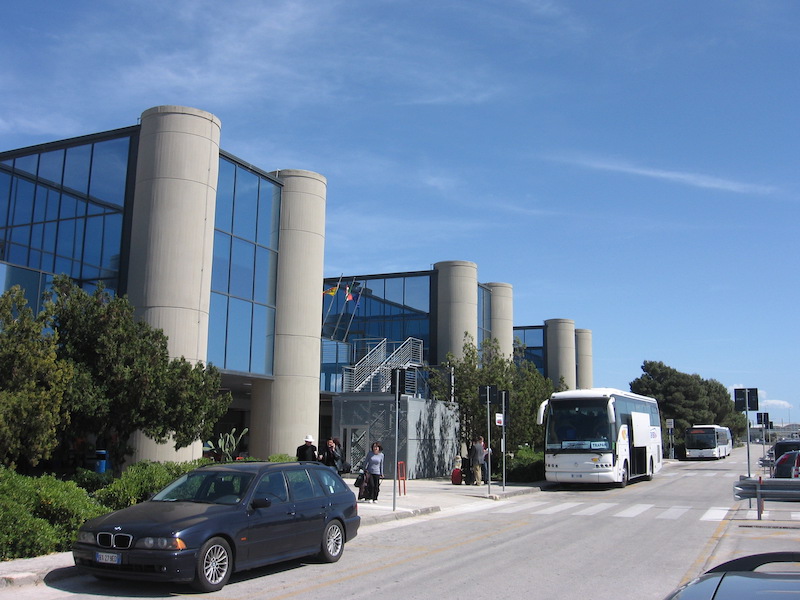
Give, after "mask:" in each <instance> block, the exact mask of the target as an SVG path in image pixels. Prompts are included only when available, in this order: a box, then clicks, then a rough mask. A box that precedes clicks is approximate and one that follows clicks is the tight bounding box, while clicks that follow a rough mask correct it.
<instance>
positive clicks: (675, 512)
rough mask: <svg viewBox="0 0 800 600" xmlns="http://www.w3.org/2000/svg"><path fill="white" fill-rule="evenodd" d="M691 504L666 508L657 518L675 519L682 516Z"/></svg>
mask: <svg viewBox="0 0 800 600" xmlns="http://www.w3.org/2000/svg"><path fill="white" fill-rule="evenodd" d="M690 508H691V506H673V507H672V508H668V509H667V510H665V511H664V512H663V513H661V514H660V515H658V516H657V517H656V518H657V519H677V518H678V517H680V516H682V515H683V514H684V513H685V512H686V511H687V510H689V509H690Z"/></svg>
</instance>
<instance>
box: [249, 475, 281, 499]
mask: <svg viewBox="0 0 800 600" xmlns="http://www.w3.org/2000/svg"><path fill="white" fill-rule="evenodd" d="M255 497H256V498H267V499H269V500H271V501H272V502H286V500H288V498H289V496H288V494H287V493H286V480H285V479H284V478H283V473H281V472H280V471H278V472H275V473H267V474H265V475H263V476H262V477H261V479H260V480H259V482H258V485H257V486H256V492H255Z"/></svg>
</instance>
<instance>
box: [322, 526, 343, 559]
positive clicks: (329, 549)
mask: <svg viewBox="0 0 800 600" xmlns="http://www.w3.org/2000/svg"><path fill="white" fill-rule="evenodd" d="M342 552H344V528H343V527H342V523H341V521H336V520H333V521H331V522H330V523H328V524H327V525H326V526H325V530H324V531H323V532H322V547H321V548H320V553H319V556H320V558H321V559H322V560H324V561H325V562H331V563H332V562H336V561H337V560H339V559H340V558H341V557H342Z"/></svg>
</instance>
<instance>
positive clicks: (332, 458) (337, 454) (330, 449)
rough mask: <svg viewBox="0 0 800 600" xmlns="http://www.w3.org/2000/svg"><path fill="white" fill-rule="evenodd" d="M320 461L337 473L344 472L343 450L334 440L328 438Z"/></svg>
mask: <svg viewBox="0 0 800 600" xmlns="http://www.w3.org/2000/svg"><path fill="white" fill-rule="evenodd" d="M320 461H321V462H322V464H324V465H326V466H328V467H330V468H331V469H333V470H334V471H336V472H337V473H341V472H342V449H341V447H339V446H337V444H336V440H335V439H334V438H328V441H327V442H326V443H325V449H324V450H323V451H322V454H321V455H320Z"/></svg>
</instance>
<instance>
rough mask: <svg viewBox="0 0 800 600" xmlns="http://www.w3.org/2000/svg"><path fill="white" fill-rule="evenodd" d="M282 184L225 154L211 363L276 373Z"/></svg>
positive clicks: (213, 293)
mask: <svg viewBox="0 0 800 600" xmlns="http://www.w3.org/2000/svg"><path fill="white" fill-rule="evenodd" d="M280 208H281V188H280V186H279V185H278V183H277V182H275V180H273V179H271V178H269V177H268V176H267V175H266V174H264V173H260V172H258V171H256V170H255V169H252V168H250V167H248V166H245V165H243V164H241V163H239V162H237V161H235V159H234V158H233V157H231V156H229V155H223V156H220V162H219V183H218V185H217V205H216V220H215V229H214V264H213V268H212V272H211V310H210V317H209V339H208V362H210V363H213V364H214V365H215V366H217V367H218V368H220V369H224V370H227V371H240V372H248V373H258V374H261V375H272V367H273V345H274V338H275V286H276V282H277V271H278V268H277V267H278V228H279V226H280Z"/></svg>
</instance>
